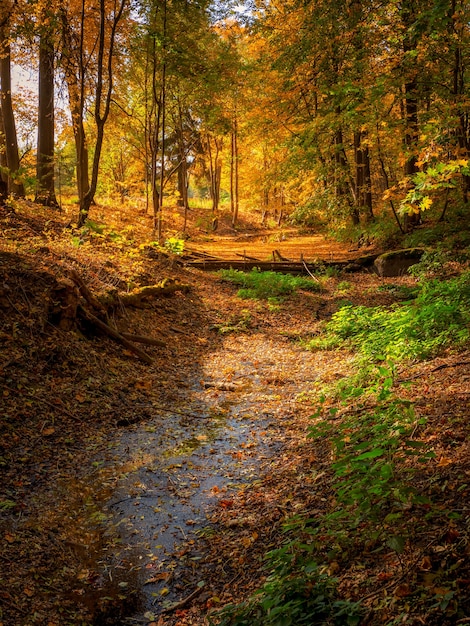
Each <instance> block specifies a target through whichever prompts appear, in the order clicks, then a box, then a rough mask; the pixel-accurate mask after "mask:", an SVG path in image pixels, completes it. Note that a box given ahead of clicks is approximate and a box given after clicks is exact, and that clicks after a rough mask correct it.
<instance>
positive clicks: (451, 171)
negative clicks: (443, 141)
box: [400, 160, 470, 215]
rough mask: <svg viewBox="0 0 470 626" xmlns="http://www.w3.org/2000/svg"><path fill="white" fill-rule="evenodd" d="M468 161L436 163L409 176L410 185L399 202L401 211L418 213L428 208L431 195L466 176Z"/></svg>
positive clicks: (431, 200)
mask: <svg viewBox="0 0 470 626" xmlns="http://www.w3.org/2000/svg"><path fill="white" fill-rule="evenodd" d="M469 174H470V169H469V167H468V161H466V160H455V161H449V162H447V163H442V162H441V163H436V164H435V165H433V166H431V167H428V168H426V169H425V170H424V171H422V172H417V173H416V174H414V175H413V176H412V177H411V182H412V187H411V189H410V190H409V191H408V193H407V194H406V196H405V198H404V199H403V200H402V201H401V203H400V211H401V212H402V213H409V214H410V215H411V214H413V213H418V212H419V211H426V210H428V209H429V208H430V207H431V206H432V204H433V198H432V195H433V194H434V193H436V192H437V191H442V190H443V189H453V188H455V187H456V186H457V181H458V179H459V178H460V177H461V176H462V175H465V176H468V175H469Z"/></svg>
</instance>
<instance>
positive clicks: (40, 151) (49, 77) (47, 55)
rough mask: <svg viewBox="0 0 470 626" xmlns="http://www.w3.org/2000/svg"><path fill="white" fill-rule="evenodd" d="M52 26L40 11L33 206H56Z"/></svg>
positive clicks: (49, 17) (48, 16) (50, 21)
mask: <svg viewBox="0 0 470 626" xmlns="http://www.w3.org/2000/svg"><path fill="white" fill-rule="evenodd" d="M53 30H54V22H53V20H52V16H51V15H50V14H49V13H48V12H46V11H45V10H43V11H42V15H41V19H40V39H39V107H38V145H37V189H36V202H38V203H39V204H44V205H46V206H58V203H57V199H56V195H55V186H54V181H55V176H54V167H55V159H54V147H55V142H54V137H55V133H54V57H55V54H54V43H53Z"/></svg>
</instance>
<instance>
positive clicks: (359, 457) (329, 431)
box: [309, 365, 434, 541]
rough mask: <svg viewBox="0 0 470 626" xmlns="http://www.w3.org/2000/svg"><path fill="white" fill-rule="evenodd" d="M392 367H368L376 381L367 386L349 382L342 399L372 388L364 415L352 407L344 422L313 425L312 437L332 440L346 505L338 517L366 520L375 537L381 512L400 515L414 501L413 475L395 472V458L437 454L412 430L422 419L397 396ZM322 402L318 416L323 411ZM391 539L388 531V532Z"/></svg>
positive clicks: (340, 495) (341, 498) (339, 490)
mask: <svg viewBox="0 0 470 626" xmlns="http://www.w3.org/2000/svg"><path fill="white" fill-rule="evenodd" d="M393 374H394V372H393V367H392V366H390V365H389V366H388V367H379V368H378V369H377V370H376V371H375V372H374V373H371V372H369V375H370V376H371V378H370V379H369V380H371V379H372V381H374V382H373V384H372V385H370V384H369V387H356V386H354V385H351V386H349V387H345V388H344V391H343V394H342V396H343V399H344V400H348V401H349V402H351V401H352V400H353V399H354V398H358V397H361V396H362V395H363V394H365V393H366V392H368V393H370V392H373V393H374V394H375V398H376V405H375V407H374V408H373V409H370V410H364V411H361V418H360V419H358V418H357V414H356V413H355V412H351V413H350V414H348V415H347V417H346V418H345V419H344V420H342V421H341V422H340V423H335V424H334V425H333V424H331V422H330V421H319V422H317V423H316V424H315V425H314V426H312V427H311V428H310V429H309V437H311V438H317V439H318V438H324V437H325V436H326V437H327V438H328V439H329V441H330V444H331V446H332V452H333V458H334V462H333V464H332V467H333V470H334V472H335V474H336V476H337V478H338V479H339V480H338V482H337V483H336V484H334V485H333V489H334V490H335V495H336V498H337V501H338V502H339V503H340V504H341V505H342V508H341V514H340V515H335V516H334V520H329V523H331V522H332V521H334V522H335V523H337V522H338V521H339V520H341V523H342V524H344V521H345V520H346V519H349V521H350V524H351V526H352V527H356V526H357V524H358V523H361V524H363V526H362V532H363V534H364V535H365V534H367V529H366V527H365V526H364V524H365V523H366V522H367V524H368V525H369V526H368V528H369V532H370V533H372V534H373V536H374V538H375V539H377V538H378V537H379V536H380V533H379V534H377V526H376V524H378V523H379V522H380V520H381V519H382V517H383V512H384V511H387V512H388V514H390V512H393V514H394V515H395V519H396V520H397V519H399V518H401V510H402V508H403V505H404V504H406V503H408V502H410V501H411V502H413V499H414V496H415V495H416V494H415V491H414V489H413V487H412V484H411V482H412V481H411V480H410V478H409V479H408V481H407V480H405V479H404V478H402V477H400V476H398V475H397V473H396V466H397V462H399V461H401V460H402V459H403V458H406V457H409V456H417V457H419V459H420V460H421V461H423V462H425V461H427V460H428V459H429V458H433V457H434V453H433V452H432V451H428V450H427V449H425V444H422V443H421V442H420V441H415V440H413V432H414V431H415V429H416V426H417V425H418V424H419V423H420V421H419V420H418V419H417V417H416V415H415V412H414V408H413V404H412V403H411V402H409V401H408V400H403V399H401V398H399V397H398V396H396V395H395V394H394V393H393V391H392V387H393V384H394V375H393ZM322 413H323V410H322V408H321V407H320V408H319V410H318V411H317V413H316V415H315V416H314V417H316V418H318V417H320V416H321V415H322ZM384 539H385V540H387V541H388V535H387V534H386V535H385V537H384Z"/></svg>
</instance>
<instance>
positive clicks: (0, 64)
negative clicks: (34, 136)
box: [0, 22, 25, 198]
mask: <svg viewBox="0 0 470 626" xmlns="http://www.w3.org/2000/svg"><path fill="white" fill-rule="evenodd" d="M0 83H1V85H0V96H1V101H2V116H3V130H4V134H5V147H6V150H5V151H6V161H7V168H8V193H10V194H12V195H14V196H16V197H19V198H23V197H24V195H25V191H24V186H23V183H22V182H21V180H20V178H19V169H20V158H19V153H18V138H17V134H16V125H15V116H14V113H13V103H12V98H11V58H10V43H9V34H8V27H7V24H6V22H5V23H4V24H3V25H2V26H1V27H0Z"/></svg>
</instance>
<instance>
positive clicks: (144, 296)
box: [116, 279, 189, 308]
mask: <svg viewBox="0 0 470 626" xmlns="http://www.w3.org/2000/svg"><path fill="white" fill-rule="evenodd" d="M177 291H182V292H187V291H189V285H184V284H182V283H177V282H175V281H173V280H171V279H164V280H163V281H162V282H161V283H160V284H159V285H149V286H147V287H140V288H138V289H134V290H133V291H131V292H130V293H121V294H118V295H117V299H118V301H119V304H121V305H123V306H133V307H136V308H143V307H145V306H146V305H147V304H148V301H149V299H151V298H155V297H160V296H166V295H169V294H171V293H175V292H177ZM116 304H117V302H116Z"/></svg>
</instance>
